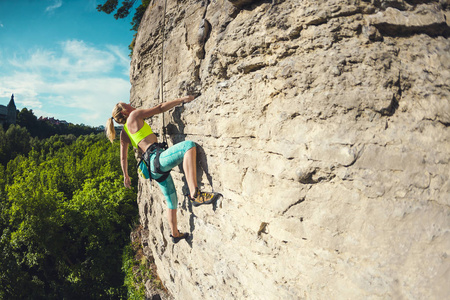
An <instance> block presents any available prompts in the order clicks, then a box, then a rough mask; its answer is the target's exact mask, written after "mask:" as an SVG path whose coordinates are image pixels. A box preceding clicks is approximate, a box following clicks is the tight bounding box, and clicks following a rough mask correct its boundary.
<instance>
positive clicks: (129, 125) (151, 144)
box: [106, 96, 214, 243]
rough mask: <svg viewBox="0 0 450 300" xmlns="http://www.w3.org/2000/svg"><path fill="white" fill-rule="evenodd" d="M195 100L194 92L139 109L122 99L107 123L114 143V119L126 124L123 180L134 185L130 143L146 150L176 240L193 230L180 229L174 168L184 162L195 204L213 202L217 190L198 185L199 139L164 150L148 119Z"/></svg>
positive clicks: (122, 135) (122, 144) (122, 140)
mask: <svg viewBox="0 0 450 300" xmlns="http://www.w3.org/2000/svg"><path fill="white" fill-rule="evenodd" d="M192 100H194V97H193V96H186V97H182V98H178V99H175V100H173V101H168V102H164V103H161V104H159V105H157V106H155V107H153V108H146V109H136V108H134V107H133V106H131V105H130V104H126V103H123V102H119V103H117V104H116V106H115V107H114V109H113V111H112V118H109V119H108V122H107V123H106V135H107V136H108V138H109V140H110V141H111V143H112V142H113V141H114V139H115V137H116V131H115V129H114V122H113V120H114V121H116V122H117V123H119V124H122V125H124V126H123V128H124V130H122V131H121V132H120V164H121V166H122V171H123V177H124V181H123V183H124V185H125V186H126V187H127V188H130V183H131V182H130V177H129V176H128V161H127V157H128V146H129V145H130V144H131V145H133V147H135V148H139V149H140V150H141V151H142V153H144V154H143V159H144V160H145V162H146V163H147V165H148V166H150V170H151V178H152V179H155V180H156V181H157V182H158V185H159V187H160V189H161V191H162V193H163V194H164V197H165V198H166V201H167V206H168V207H169V211H168V219H169V226H170V230H171V235H170V237H171V238H172V241H173V242H174V243H178V242H179V241H180V240H181V239H186V238H187V237H188V236H189V234H188V233H181V232H179V231H178V227H177V206H178V199H177V193H176V190H175V185H174V183H173V179H172V176H171V175H170V173H169V172H170V170H171V169H172V168H173V167H175V166H177V165H179V164H180V163H181V162H183V170H184V173H185V176H186V181H187V184H188V187H189V196H188V198H189V199H190V200H191V201H192V202H193V205H194V206H198V205H201V204H209V203H211V202H212V201H213V200H214V194H213V193H206V192H200V191H199V189H198V186H197V165H196V156H197V152H196V147H195V143H194V142H192V141H184V142H181V143H178V144H175V145H173V146H172V147H170V148H168V149H167V150H164V151H162V150H163V149H161V145H160V144H158V141H157V138H156V135H155V134H154V133H153V131H152V129H151V128H150V125H148V124H147V123H146V122H145V121H144V119H146V118H150V117H152V116H154V115H156V114H160V113H163V112H166V111H168V110H170V109H172V108H173V107H175V106H177V105H180V104H182V103H188V102H191V101H192Z"/></svg>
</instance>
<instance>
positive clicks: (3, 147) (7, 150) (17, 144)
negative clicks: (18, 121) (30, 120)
mask: <svg viewBox="0 0 450 300" xmlns="http://www.w3.org/2000/svg"><path fill="white" fill-rule="evenodd" d="M30 149H31V145H30V134H29V133H28V131H27V130H26V129H25V128H22V127H20V126H19V125H11V126H9V128H8V130H7V131H6V132H4V131H3V129H1V128H0V164H2V165H6V163H7V162H8V161H9V160H11V159H13V158H15V157H16V156H17V155H19V154H22V153H28V151H30Z"/></svg>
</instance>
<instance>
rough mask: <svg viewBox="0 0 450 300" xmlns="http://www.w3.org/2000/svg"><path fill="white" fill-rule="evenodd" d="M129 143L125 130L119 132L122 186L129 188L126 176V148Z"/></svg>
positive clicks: (128, 180)
mask: <svg viewBox="0 0 450 300" xmlns="http://www.w3.org/2000/svg"><path fill="white" fill-rule="evenodd" d="M130 143H131V141H130V138H129V137H128V135H127V133H126V132H125V130H122V131H121V132H120V165H121V167H122V172H123V185H124V186H125V187H127V188H129V189H130V188H131V181H130V177H129V176H128V146H129V145H130Z"/></svg>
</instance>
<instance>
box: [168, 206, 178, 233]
mask: <svg viewBox="0 0 450 300" xmlns="http://www.w3.org/2000/svg"><path fill="white" fill-rule="evenodd" d="M167 212H168V215H167V217H168V219H169V226H170V232H171V233H172V236H173V237H178V236H179V235H180V232H179V231H178V227H177V209H176V208H175V209H170V208H169V209H168V210H167Z"/></svg>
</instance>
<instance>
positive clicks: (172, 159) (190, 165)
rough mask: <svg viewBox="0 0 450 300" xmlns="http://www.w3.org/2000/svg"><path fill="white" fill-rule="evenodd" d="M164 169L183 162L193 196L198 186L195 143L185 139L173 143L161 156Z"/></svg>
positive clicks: (166, 169)
mask: <svg viewBox="0 0 450 300" xmlns="http://www.w3.org/2000/svg"><path fill="white" fill-rule="evenodd" d="M159 162H160V164H161V170H162V171H168V170H171V169H172V168H173V167H175V166H177V165H179V164H180V163H181V162H183V170H184V174H185V176H186V181H187V184H188V187H189V193H190V194H191V197H193V196H194V193H195V189H196V187H197V150H196V147H195V143H194V142H192V141H184V142H181V143H178V144H175V145H173V146H172V147H170V148H169V149H167V150H165V151H164V152H162V153H161V155H160V157H159Z"/></svg>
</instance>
